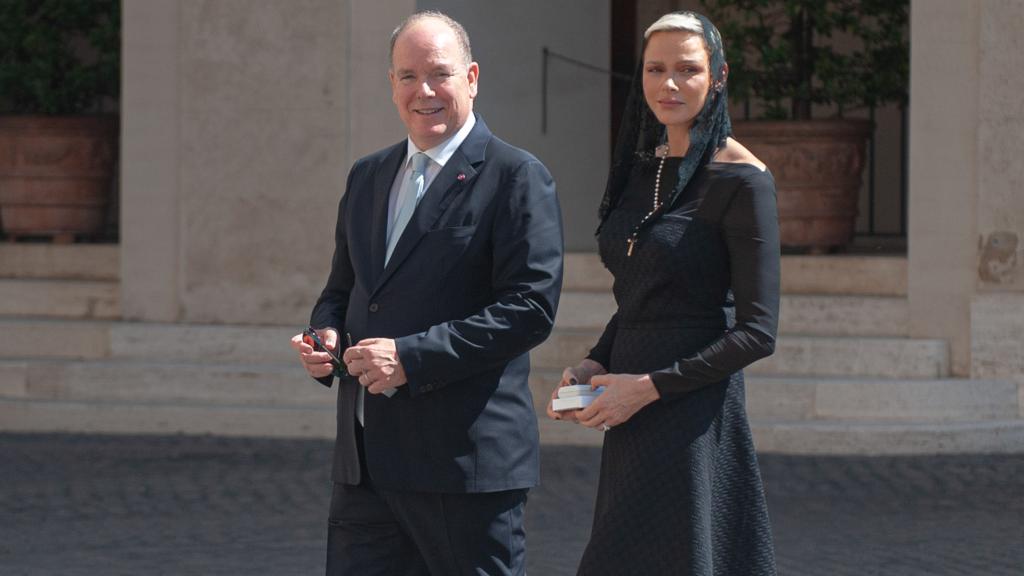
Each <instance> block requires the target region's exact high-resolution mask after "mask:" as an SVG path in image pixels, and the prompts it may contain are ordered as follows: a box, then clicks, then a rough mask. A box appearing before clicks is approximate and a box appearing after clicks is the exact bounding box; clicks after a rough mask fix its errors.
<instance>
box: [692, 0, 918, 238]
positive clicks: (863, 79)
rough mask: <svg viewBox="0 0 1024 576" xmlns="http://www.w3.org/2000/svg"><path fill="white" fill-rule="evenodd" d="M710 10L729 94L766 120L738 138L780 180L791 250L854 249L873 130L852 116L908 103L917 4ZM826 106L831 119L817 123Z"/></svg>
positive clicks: (863, 1) (775, 1) (815, 1)
mask: <svg viewBox="0 0 1024 576" xmlns="http://www.w3.org/2000/svg"><path fill="white" fill-rule="evenodd" d="M701 3H702V4H703V5H704V7H705V8H706V9H707V10H708V12H709V13H710V14H711V16H712V19H713V20H714V21H715V22H716V23H717V25H718V26H719V29H720V30H721V32H722V36H723V39H724V41H725V43H726V49H727V51H728V58H729V67H730V70H729V92H730V96H731V97H733V98H734V102H744V103H745V104H746V106H747V110H750V109H751V107H753V108H754V109H756V110H760V112H761V114H760V115H761V116H762V117H763V118H762V119H760V120H755V121H741V122H736V123H735V124H734V131H735V133H736V136H737V138H738V139H740V140H741V141H742V142H743V144H744V145H746V146H747V147H748V148H750V149H751V150H752V151H753V152H754V154H756V155H758V156H759V157H760V158H761V159H762V160H763V161H764V162H765V163H766V164H768V166H769V167H770V168H771V170H772V173H773V175H774V176H775V179H776V184H777V187H778V194H779V223H780V228H781V233H782V243H783V245H784V246H791V247H793V246H795V247H804V248H809V249H811V251H813V252H824V251H826V250H828V249H830V248H833V247H838V246H843V245H845V244H847V243H848V242H849V241H850V240H851V239H852V238H853V233H854V227H855V223H856V218H857V193H858V191H859V190H860V187H861V174H862V172H863V169H864V157H865V153H864V149H865V143H866V141H867V138H868V137H870V135H871V132H872V130H873V128H874V127H873V126H872V125H871V122H869V121H867V120H854V119H846V118H843V116H844V114H845V113H847V112H850V111H851V110H854V109H857V108H871V107H875V106H879V105H882V104H886V103H897V104H899V105H901V106H905V105H906V103H907V86H908V78H909V69H910V56H909V54H910V52H909V41H908V34H907V23H908V13H909V0H701ZM837 45H843V46H844V48H845V49H843V48H840V47H838V46H837ZM822 109H826V110H829V111H830V112H829V114H828V116H830V117H827V118H815V114H816V113H818V112H819V111H820V110H822Z"/></svg>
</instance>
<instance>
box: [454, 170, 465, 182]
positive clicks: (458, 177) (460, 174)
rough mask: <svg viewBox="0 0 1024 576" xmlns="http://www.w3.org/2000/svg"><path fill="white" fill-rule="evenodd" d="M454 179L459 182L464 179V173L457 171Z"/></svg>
mask: <svg viewBox="0 0 1024 576" xmlns="http://www.w3.org/2000/svg"><path fill="white" fill-rule="evenodd" d="M455 179H456V180H458V181H459V182H462V181H464V180H465V179H466V175H465V174H463V173H462V172H459V175H458V176H456V177H455Z"/></svg>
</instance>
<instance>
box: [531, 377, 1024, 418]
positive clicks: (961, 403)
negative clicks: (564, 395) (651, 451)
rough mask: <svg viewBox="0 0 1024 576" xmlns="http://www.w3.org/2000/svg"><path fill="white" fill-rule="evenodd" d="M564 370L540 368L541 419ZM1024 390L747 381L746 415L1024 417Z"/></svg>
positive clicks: (960, 384)
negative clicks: (1022, 399) (1022, 401)
mask: <svg viewBox="0 0 1024 576" xmlns="http://www.w3.org/2000/svg"><path fill="white" fill-rule="evenodd" d="M561 374H562V372H561V370H545V369H535V370H533V371H532V372H531V373H530V390H531V391H532V392H533V400H534V404H535V407H536V408H537V412H538V414H543V413H544V411H545V409H546V408H547V403H548V399H549V398H550V397H551V392H552V391H553V390H554V389H555V387H556V386H558V383H559V381H560V380H561ZM1021 397H1024V386H1019V385H1018V384H1016V383H1014V382H1010V381H1003V380H961V379H946V380H880V379H849V378H786V377H764V376H751V377H749V378H747V379H746V399H747V414H748V415H749V416H750V418H752V419H760V420H791V421H800V420H832V421H843V420H872V421H878V422H885V421H899V422H927V421H932V422H945V421H972V420H979V421H980V420H995V419H1012V418H1017V417H1021V418H1024V404H1022V403H1021Z"/></svg>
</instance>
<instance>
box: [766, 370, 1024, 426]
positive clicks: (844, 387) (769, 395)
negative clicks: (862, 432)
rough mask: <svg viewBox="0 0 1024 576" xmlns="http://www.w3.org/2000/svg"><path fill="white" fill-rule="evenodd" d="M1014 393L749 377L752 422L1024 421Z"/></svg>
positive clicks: (969, 385)
mask: <svg viewBox="0 0 1024 576" xmlns="http://www.w3.org/2000/svg"><path fill="white" fill-rule="evenodd" d="M1019 388H1020V387H1019V386H1018V385H1017V384H1016V383H1014V382H1009V381H1001V380H961V379H939V380H878V379H844V378H784V377H775V378H771V377H757V376H754V377H751V378H748V379H747V383H746V396H747V413H748V415H749V416H750V418H752V419H757V420H790V421H797V420H831V421H842V420H870V421H877V422H884V421H899V422H915V421H917V422H926V421H932V422H945V421H971V420H977V421H981V420H998V419H1012V418H1017V417H1024V411H1022V407H1021V406H1020V399H1019V397H1020V389H1019Z"/></svg>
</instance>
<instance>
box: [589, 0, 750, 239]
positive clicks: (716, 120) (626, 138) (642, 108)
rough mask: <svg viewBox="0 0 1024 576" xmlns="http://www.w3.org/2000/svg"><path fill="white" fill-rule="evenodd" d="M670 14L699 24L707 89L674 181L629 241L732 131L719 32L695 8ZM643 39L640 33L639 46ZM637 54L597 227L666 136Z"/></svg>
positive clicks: (669, 203) (671, 200) (671, 201)
mask: <svg viewBox="0 0 1024 576" xmlns="http://www.w3.org/2000/svg"><path fill="white" fill-rule="evenodd" d="M675 14H685V15H691V16H693V17H695V18H696V19H697V20H699V21H700V23H701V25H702V27H703V29H704V44H705V46H706V47H707V49H708V53H709V56H710V57H709V62H710V64H711V92H710V93H709V94H708V98H707V100H705V101H704V107H703V108H702V109H701V111H700V112H699V113H698V114H697V117H696V118H695V120H694V124H693V126H692V127H691V128H690V148H689V149H688V150H687V151H686V155H685V156H684V158H683V161H682V162H681V163H680V165H679V179H678V180H677V182H676V185H675V187H674V188H673V189H672V191H671V193H670V194H668V195H667V196H666V198H665V201H664V202H663V203H662V205H661V207H660V208H659V209H658V210H655V211H654V212H652V213H651V214H650V215H648V217H647V218H644V220H643V221H642V222H641V223H640V224H638V225H637V227H636V228H635V229H634V230H633V241H636V240H637V239H638V237H639V236H640V235H641V232H642V230H643V229H644V228H646V227H647V226H648V225H650V223H651V222H653V221H654V220H655V219H657V218H658V217H659V216H660V215H661V214H662V213H663V212H665V211H666V210H668V209H669V208H671V207H672V205H673V204H674V203H675V201H676V199H677V198H678V197H679V195H680V193H682V191H683V189H684V188H686V185H687V184H688V183H689V182H690V179H691V178H692V177H693V175H694V173H696V172H697V170H699V169H700V168H701V167H703V166H704V165H705V164H707V163H708V162H710V161H711V158H712V157H713V156H714V154H715V151H716V150H717V149H718V148H720V147H721V146H724V145H725V140H726V138H728V137H729V136H730V135H731V134H732V123H731V122H730V121H729V103H728V94H727V90H726V82H725V63H726V61H725V50H724V48H723V47H722V36H721V34H720V33H719V32H718V28H715V25H714V24H712V23H711V21H710V20H708V19H707V18H706V17H705V16H703V15H701V14H698V13H696V12H675ZM646 45H647V41H646V39H645V41H644V47H646ZM640 60H641V61H640V63H639V64H638V65H637V68H636V72H635V73H634V75H633V83H632V85H631V87H630V91H629V97H628V99H627V101H626V111H625V113H624V114H623V115H622V124H621V125H620V127H619V137H618V140H617V141H616V143H615V151H614V152H613V154H612V163H611V168H610V170H609V174H608V183H607V185H606V186H605V192H604V198H603V199H602V200H601V208H600V210H599V213H598V215H599V217H600V221H601V224H600V225H599V226H598V228H597V231H598V232H600V231H601V226H603V225H604V222H605V220H606V219H607V218H608V214H609V213H610V212H611V211H612V209H613V208H614V207H615V206H616V205H617V204H618V203H619V201H620V199H621V197H622V192H623V190H625V187H626V184H627V182H628V181H629V177H630V173H631V172H632V170H633V169H634V167H636V166H637V165H639V164H641V163H646V162H651V161H653V160H654V158H655V149H656V148H657V147H658V146H659V145H661V144H663V143H665V142H666V132H665V126H664V125H663V124H661V123H660V122H658V119H657V118H656V117H655V116H654V113H653V112H652V111H651V109H650V108H649V107H648V106H647V102H646V100H645V99H644V90H643V73H644V68H643V51H641V57H640Z"/></svg>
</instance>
